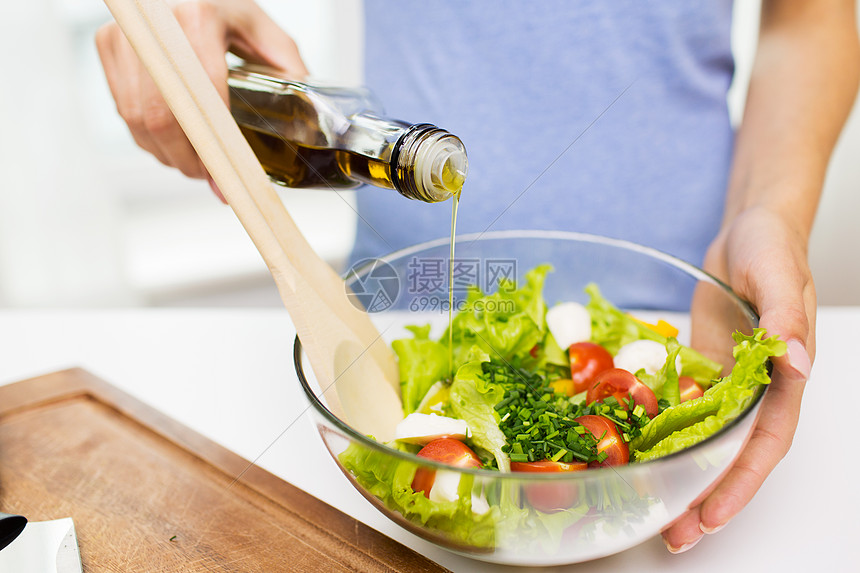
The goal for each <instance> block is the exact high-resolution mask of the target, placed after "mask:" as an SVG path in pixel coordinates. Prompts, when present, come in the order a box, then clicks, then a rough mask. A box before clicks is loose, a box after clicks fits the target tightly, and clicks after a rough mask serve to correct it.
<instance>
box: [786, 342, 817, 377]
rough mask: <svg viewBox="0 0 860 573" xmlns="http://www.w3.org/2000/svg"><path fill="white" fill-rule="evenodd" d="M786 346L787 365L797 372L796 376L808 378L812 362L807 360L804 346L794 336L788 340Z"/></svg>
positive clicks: (807, 356)
mask: <svg viewBox="0 0 860 573" xmlns="http://www.w3.org/2000/svg"><path fill="white" fill-rule="evenodd" d="M786 346H787V347H788V351H787V352H786V356H787V358H788V365H789V366H790V367H791V368H792V369H793V370H794V371H795V372H797V375H798V377H802V378H803V379H804V380H808V379H809V373H810V372H811V371H812V363H811V362H810V361H809V353H808V352H807V351H806V347H805V346H803V343H802V342H800V341H799V340H797V339H796V338H792V339H791V340H789V341H788V342H787V343H786Z"/></svg>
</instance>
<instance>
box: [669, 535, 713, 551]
mask: <svg viewBox="0 0 860 573" xmlns="http://www.w3.org/2000/svg"><path fill="white" fill-rule="evenodd" d="M702 537H704V535H702V536H700V537H699V538H698V539H696V540H694V541H691V542H689V543H685V544H684V545H682V546H681V547H672V546H671V545H669V542H668V541H666V540H665V539H664V540H663V543H665V544H666V549H668V550H669V553H674V554H675V555H677V554H679V553H683V552H685V551H689V550H690V549H692V548H693V547H694V546H695V545H696V543H698V542H699V541H701V540H702Z"/></svg>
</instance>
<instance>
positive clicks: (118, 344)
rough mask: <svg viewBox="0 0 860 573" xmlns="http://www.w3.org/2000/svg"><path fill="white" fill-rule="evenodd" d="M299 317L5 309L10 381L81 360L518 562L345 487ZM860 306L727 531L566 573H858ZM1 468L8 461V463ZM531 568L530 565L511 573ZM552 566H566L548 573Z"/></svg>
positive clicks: (837, 329) (247, 449) (200, 422)
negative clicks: (677, 551) (774, 463)
mask: <svg viewBox="0 0 860 573" xmlns="http://www.w3.org/2000/svg"><path fill="white" fill-rule="evenodd" d="M294 336H295V331H294V330H293V328H292V325H291V323H290V320H289V317H288V316H287V314H286V311H282V310H276V309H267V310H244V309H243V310H153V309H141V310H105V311H92V310H86V311H62V310H38V311H37V310H0V385H2V384H6V383H9V382H14V381H17V380H20V379H24V378H29V377H33V376H37V375H40V374H44V373H47V372H51V371H55V370H59V369H63V368H67V367H70V366H81V367H83V368H86V369H87V370H89V371H90V372H92V373H94V374H96V375H98V376H100V377H102V378H104V379H105V380H107V381H108V382H110V383H112V384H114V385H115V386H118V387H120V388H122V389H123V390H125V391H126V392H128V393H130V394H132V395H134V396H135V397H137V398H139V399H140V400H143V401H144V402H146V403H148V404H150V405H152V406H154V407H155V408H157V409H159V410H161V411H162V412H164V413H166V414H167V415H169V416H171V417H173V418H175V419H176V420H178V421H180V422H182V423H184V424H186V425H187V426H189V427H191V428H193V429H194V430H197V431H198V432H200V433H202V434H204V435H206V436H208V437H209V438H211V439H213V440H215V441H216V442H219V443H220V444H222V445H224V446H226V447H227V448H229V449H231V450H233V451H235V452H236V453H238V454H240V455H241V456H243V457H245V458H247V459H249V460H255V461H256V462H257V463H258V464H259V465H260V466H262V467H264V468H266V469H267V470H269V471H271V472H273V473H275V474H277V475H278V476H280V477H282V478H284V479H285V480H287V481H289V482H291V483H293V484H294V485H296V486H298V487H300V488H302V489H304V490H306V491H308V492H309V493H311V494H313V495H315V496H317V497H319V498H321V499H323V500H324V501H326V502H328V503H329V504H331V505H333V506H335V507H337V508H339V509H341V510H342V511H344V512H346V513H348V514H350V515H353V516H354V517H356V518H358V519H359V520H361V521H363V522H365V523H367V524H368V525H370V526H372V527H374V528H376V529H378V530H380V531H382V532H383V533H385V534H386V535H389V536H390V537H393V538H395V539H397V540H399V541H400V542H402V543H405V544H406V545H408V546H410V547H412V548H414V549H416V550H417V551H419V552H421V553H424V554H425V555H428V556H429V557H430V558H431V559H434V560H436V561H438V562H439V563H441V564H442V565H444V566H446V567H448V568H450V569H452V570H454V571H457V572H459V571H469V572H471V571H476V572H481V571H504V570H507V568H504V567H499V566H496V565H489V564H484V563H481V562H478V561H472V560H469V559H465V558H462V557H459V556H456V555H453V554H451V553H448V552H447V551H445V550H442V549H438V548H436V547H434V546H432V545H429V544H427V543H425V542H423V541H422V540H420V539H418V538H417V537H415V536H413V535H412V534H410V533H407V532H406V531H404V530H402V529H400V528H399V527H398V526H396V525H394V524H393V523H392V522H390V521H389V520H388V519H387V518H385V517H384V516H382V515H381V514H380V513H378V512H377V511H376V510H375V509H374V508H373V507H372V506H371V505H370V504H369V503H368V502H367V501H366V500H365V499H364V498H362V497H361V496H360V495H359V494H358V493H357V492H356V491H355V490H354V489H353V488H352V487H351V486H350V485H349V484H348V482H347V481H346V479H345V478H344V477H343V475H342V474H341V473H340V471H339V470H338V469H337V467H336V466H335V464H334V462H333V461H332V460H331V459H330V457H329V456H328V453H327V452H326V451H325V449H324V447H323V446H322V442H321V440H320V438H319V436H318V435H317V433H316V430H315V428H314V426H313V425H312V423H311V420H310V417H309V416H308V415H307V414H306V409H307V401H306V400H305V399H304V396H303V394H302V391H301V389H300V387H299V384H298V381H297V379H296V375H295V373H294V371H293V366H292V344H293V338H294ZM858 352H860V308H857V307H851V308H845V307H825V308H822V309H820V311H819V320H818V357H817V359H816V362H815V366H814V369H813V374H812V378H811V380H810V382H809V384H808V385H807V390H806V395H805V397H804V404H803V412H802V415H801V420H800V425H799V427H798V431H797V435H796V437H795V440H794V446H793V447H792V450H791V452H789V454H788V456H787V457H786V458H785V459H784V460H783V462H782V463H781V464H780V465H779V466H778V467H777V469H776V470H775V471H774V472H773V473H772V474H771V476H770V477H769V478H768V480H767V481H766V482H765V484H764V486H763V487H762V489H761V491H760V492H759V493H758V495H757V496H756V497H755V499H754V500H753V501H752V502H751V503H750V504H749V505H748V506H747V508H746V509H745V510H744V511H743V512H742V513H741V514H740V515H738V516H737V517H736V518H735V519H734V520H733V521H732V522H731V523H730V524H729V526H728V527H726V528H725V529H724V530H723V531H721V532H720V533H718V534H716V535H713V536H707V537H706V538H705V539H703V540H702V542H701V543H699V545H697V546H696V547H695V548H693V549H692V550H691V551H689V552H688V553H685V554H682V555H678V556H674V555H670V554H669V553H668V552H667V551H666V550H665V548H664V546H663V543H662V541H661V539H660V538H659V537H654V538H653V539H651V540H649V541H647V542H645V543H643V544H642V545H640V546H638V547H635V548H633V549H630V550H628V551H626V552H624V553H621V554H618V555H615V556H612V557H608V558H605V559H601V560H598V561H593V562H590V563H586V564H581V565H577V566H570V567H567V568H565V567H561V568H558V569H557V570H560V571H573V570H576V571H578V572H579V571H604V570H612V571H615V570H631V571H637V572H641V571H658V570H659V571H675V570H684V571H687V570H691V571H696V572H707V571H714V572H719V573H725V572H726V571H753V570H758V571H773V570H777V568H778V569H779V570H782V571H810V570H819V571H826V570H833V571H845V570H849V569H853V568H855V567H857V563H858V562H860V543H858V542H857V541H856V532H857V531H858V526H857V516H858V515H860V488H858V486H857V479H858V475H860V461H858V460H859V459H860V458H858V456H857V454H856V447H855V446H854V444H853V443H851V442H850V441H848V440H851V439H852V437H853V436H854V435H856V434H857V433H858V430H857V427H858V424H857V422H856V420H857V419H858V418H857V405H860V375H858V374H857V371H856V370H855V369H854V368H853V365H852V363H851V361H852V360H854V359H855V356H856V355H857V354H858ZM0 463H2V457H0ZM510 570H512V571H513V570H517V571H521V570H522V569H515V568H510ZM541 570H542V571H553V570H556V569H541Z"/></svg>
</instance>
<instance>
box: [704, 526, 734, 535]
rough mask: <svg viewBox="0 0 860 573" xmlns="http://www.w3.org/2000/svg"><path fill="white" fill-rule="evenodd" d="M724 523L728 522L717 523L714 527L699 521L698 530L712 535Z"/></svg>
mask: <svg viewBox="0 0 860 573" xmlns="http://www.w3.org/2000/svg"><path fill="white" fill-rule="evenodd" d="M726 525H728V523H724V524H722V525H718V526H716V527H708V526H707V525H705V524H704V523H699V531H701V532H702V533H707V534H708V535H712V534H714V533H716V532H718V531H719V530H721V529H722V528H724V527H725V526H726Z"/></svg>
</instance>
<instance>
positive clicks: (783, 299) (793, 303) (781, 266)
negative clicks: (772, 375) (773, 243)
mask: <svg viewBox="0 0 860 573" xmlns="http://www.w3.org/2000/svg"><path fill="white" fill-rule="evenodd" d="M791 258H792V257H791V256H790V255H787V256H785V259H788V260H785V259H782V257H779V256H774V257H770V258H769V259H767V260H766V261H761V262H760V266H759V269H758V270H757V271H756V273H755V277H754V278H753V277H751V283H752V284H751V286H752V291H753V301H754V303H755V305H756V307H757V309H758V311H759V315H760V316H761V319H760V321H759V322H760V325H761V326H762V327H763V328H765V329H766V330H767V332H768V335H769V336H779V338H780V340H783V341H785V343H786V344H787V347H788V348H787V352H786V353H785V354H784V355H783V356H780V357H777V358H775V359H774V361H773V362H774V366H775V367H776V369H777V370H778V371H779V372H780V373H781V374H782V376H784V377H785V378H787V379H788V380H794V381H798V382H805V381H806V380H807V379H808V378H809V373H810V371H811V369H812V358H813V356H814V351H815V349H814V340H815V336H814V328H815V306H816V299H815V287H814V285H813V283H812V277H811V276H810V274H809V271H808V269H807V268H806V265H805V263H803V262H802V261H801V262H800V263H798V262H796V259H795V260H794V261H791V260H790V259H791ZM781 259H782V260H781Z"/></svg>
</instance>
